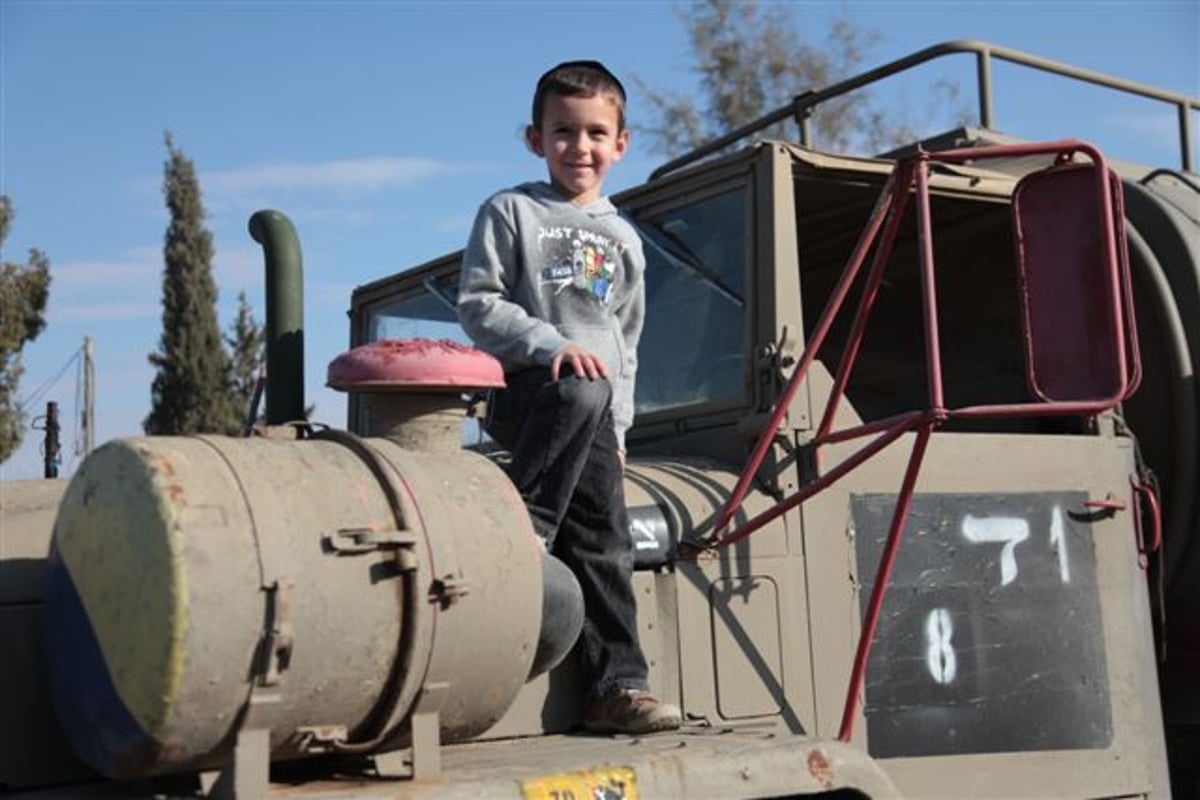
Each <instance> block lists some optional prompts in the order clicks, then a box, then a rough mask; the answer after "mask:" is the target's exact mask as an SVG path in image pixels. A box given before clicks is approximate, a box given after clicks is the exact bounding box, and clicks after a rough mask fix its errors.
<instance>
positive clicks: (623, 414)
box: [458, 182, 646, 449]
mask: <svg viewBox="0 0 1200 800" xmlns="http://www.w3.org/2000/svg"><path fill="white" fill-rule="evenodd" d="M645 269H646V260H645V256H644V255H643V253H642V242H641V239H639V238H638V235H637V233H636V231H634V229H633V226H632V225H630V224H629V222H628V221H626V220H625V219H624V218H622V217H621V216H620V214H619V213H618V212H617V209H616V207H615V206H613V204H612V203H611V202H610V201H609V200H608V199H607V198H601V199H599V200H597V201H596V202H594V203H591V204H590V205H588V206H586V207H583V208H580V207H579V206H576V205H575V204H574V203H571V202H570V201H567V200H564V199H563V198H562V196H561V195H559V194H558V192H557V191H555V190H554V188H553V187H551V186H550V185H549V184H547V183H543V182H538V183H525V184H522V185H520V186H517V187H514V188H512V189H505V190H504V191H501V192H498V193H497V194H495V195H493V196H492V197H490V198H488V199H487V200H486V201H485V202H484V203H483V205H482V206H480V208H479V213H478V215H477V216H476V217H475V226H474V228H473V229H472V231H471V239H470V241H468V242H467V249H466V252H464V253H463V263H462V273H461V275H460V277H459V289H458V319H459V321H460V322H461V323H462V326H463V328H464V329H465V330H466V332H467V334H468V335H469V336H470V337H471V339H472V340H473V341H474V342H475V344H476V346H478V347H479V348H480V349H481V350H484V351H486V352H488V353H491V354H492V355H494V356H496V357H497V358H498V359H500V361H501V362H502V363H503V364H504V371H505V372H506V373H507V372H516V371H518V370H520V369H523V368H525V367H529V366H549V364H550V361H551V359H552V358H553V357H554V354H555V353H557V352H558V351H559V350H561V349H562V348H563V347H565V346H566V345H567V344H568V343H571V342H573V343H575V344H577V345H579V346H580V347H582V348H584V349H586V350H590V351H591V352H593V353H595V354H596V355H597V356H599V357H600V359H601V360H602V361H603V362H604V364H605V366H607V367H608V372H609V380H610V381H611V382H612V385H613V408H612V413H613V421H614V428H615V430H616V434H617V442H618V443H619V445H620V447H621V448H622V449H624V447H625V431H626V430H627V429H628V428H629V426H630V425H631V424H632V423H633V387H634V378H635V375H636V373H637V343H638V337H640V336H641V333H642V320H643V318H644V316H645V309H646V300H645V285H644V283H643V280H642V277H643V273H644V272H645Z"/></svg>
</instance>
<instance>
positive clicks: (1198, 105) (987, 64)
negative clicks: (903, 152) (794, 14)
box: [650, 39, 1200, 180]
mask: <svg viewBox="0 0 1200 800" xmlns="http://www.w3.org/2000/svg"><path fill="white" fill-rule="evenodd" d="M960 53H974V54H975V76H976V84H977V86H978V90H979V124H980V125H981V126H982V127H984V128H990V129H993V130H994V129H995V128H994V125H993V122H994V114H993V108H992V59H993V58H998V59H1000V60H1002V61H1008V62H1011V63H1013V64H1019V65H1021V66H1025V67H1031V68H1033V69H1036V70H1041V71H1043V72H1049V73H1053V74H1055V75H1061V76H1063V77H1066V78H1074V79H1076V80H1080V81H1084V82H1086V83H1094V84H1096V85H1098V86H1103V87H1106V88H1108V89H1115V90H1117V91H1121V92H1127V93H1129V94H1134V95H1138V96H1140V97H1145V98H1149V99H1151V100H1158V101H1160V102H1163V103H1169V104H1171V105H1173V106H1175V109H1176V111H1177V113H1178V115H1179V153H1180V166H1181V167H1182V169H1183V170H1184V171H1185V172H1194V171H1195V162H1194V160H1193V158H1192V136H1191V118H1190V116H1189V113H1190V112H1192V111H1200V98H1195V97H1188V96H1187V95H1183V94H1179V93H1177V92H1169V91H1166V90H1164V89H1159V88H1157V87H1154V86H1148V85H1146V84H1142V83H1136V82H1134V81H1129V80H1125V79H1124V78H1117V77H1113V76H1111V75H1105V74H1104V73H1101V72H1094V71H1092V70H1088V69H1082V68H1080V67H1074V66H1071V65H1070V64H1064V63H1062V62H1060V61H1051V60H1050V59H1048V58H1041V57H1040V56H1035V55H1032V54H1030V53H1025V52H1022V51H1020V50H1013V49H1010V48H1007V47H1001V46H999V45H994V44H991V43H989V42H983V41H977V40H973V39H962V40H956V41H951V42H942V43H941V44H935V45H933V46H932V47H927V48H925V49H924V50H920V51H918V52H916V53H913V54H911V55H908V56H905V57H904V58H900V59H897V60H896V61H892V62H889V63H887V64H884V65H883V66H881V67H876V68H875V69H873V70H870V71H868V72H864V73H862V74H860V75H856V76H854V77H852V78H847V79H846V80H844V81H839V82H838V83H835V84H833V85H832V86H828V87H826V88H824V89H810V90H808V91H806V92H803V93H801V94H798V95H796V96H795V97H793V98H792V101H791V102H790V103H788V104H787V105H785V106H781V107H779V108H777V109H775V110H774V111H772V112H770V113H768V114H766V115H764V116H762V117H759V118H758V119H756V120H754V121H753V122H749V123H747V124H745V125H743V126H741V127H740V128H737V129H735V130H732V131H730V132H729V133H727V134H725V135H723V136H719V137H717V138H716V139H713V140H712V141H710V142H708V143H707V144H704V145H701V146H700V147H698V148H696V149H695V150H692V151H691V152H689V153H685V154H684V155H682V156H680V157H678V158H675V159H673V160H671V161H668V162H667V163H665V164H663V165H662V166H660V167H658V168H657V169H655V170H654V171H653V172H651V173H650V180H655V179H657V178H661V177H662V176H663V175H666V174H668V173H670V172H674V171H675V170H677V169H680V168H681V167H684V166H687V165H688V164H693V163H695V162H697V161H699V160H701V159H703V158H705V157H707V156H710V155H712V154H713V153H716V152H718V151H720V150H723V149H724V148H726V147H728V146H729V145H731V144H733V143H735V142H737V141H739V140H741V139H744V138H746V137H747V136H750V135H751V134H753V133H756V132H757V131H760V130H763V129H764V128H767V127H769V126H771V125H774V124H776V123H778V122H783V121H784V120H786V119H789V118H790V119H794V120H795V121H796V124H797V125H798V126H799V127H800V144H802V145H805V146H808V143H809V140H810V138H811V132H810V130H809V124H808V121H809V117H810V116H811V115H812V112H813V110H814V109H815V108H816V107H817V106H819V105H820V104H821V103H824V102H825V101H826V100H830V99H832V98H834V97H839V96H841V95H844V94H848V93H849V92H852V91H854V90H855V89H861V88H862V87H864V86H867V85H868V84H871V83H875V82H876V81H879V80H882V79H883V78H887V77H890V76H892V75H896V74H897V73H900V72H904V71H905V70H908V69H911V68H912V67H915V66H918V65H920V64H924V63H925V62H926V61H932V60H934V59H936V58H941V57H942V56H947V55H956V54H960Z"/></svg>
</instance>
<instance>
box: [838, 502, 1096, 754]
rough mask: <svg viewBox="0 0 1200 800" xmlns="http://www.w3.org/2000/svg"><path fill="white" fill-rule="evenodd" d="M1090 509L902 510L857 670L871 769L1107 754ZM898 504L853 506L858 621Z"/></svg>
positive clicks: (1053, 505)
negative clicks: (1052, 753)
mask: <svg viewBox="0 0 1200 800" xmlns="http://www.w3.org/2000/svg"><path fill="white" fill-rule="evenodd" d="M1087 499H1088V496H1087V494H1086V493H1084V492H1045V493H1028V494H986V495H984V494H918V495H915V496H914V497H913V503H912V508H911V510H910V513H909V518H908V521H907V524H906V526H905V530H904V533H903V538H902V541H901V544H900V549H899V551H898V554H897V559H896V565H895V569H894V571H893V573H892V582H891V585H890V586H889V587H888V591H887V594H886V596H885V597H884V602H883V613H882V615H881V616H880V620H879V627H878V628H877V629H876V635H875V640H874V642H873V643H872V649H871V657H870V659H869V661H868V664H867V679H866V705H865V707H864V712H865V714H866V718H867V738H868V745H869V750H870V753H871V755H872V756H876V757H881V758H887V757H896V756H928V755H946V754H962V753H992V752H1016V751H1029V750H1077V749H1093V748H1105V747H1107V746H1108V745H1109V744H1110V743H1111V741H1112V714H1111V710H1110V703H1109V694H1108V680H1107V670H1106V668H1105V655H1104V637H1103V631H1102V630H1101V617H1100V598H1099V593H1098V591H1097V586H1096V555H1095V549H1094V547H1093V543H1092V526H1091V523H1090V522H1089V521H1088V520H1089V519H1091V518H1092V517H1091V514H1089V513H1088V509H1086V508H1085V507H1084V505H1083V503H1084V501H1085V500H1087ZM895 502H896V497H895V495H881V494H866V495H854V496H852V497H851V499H850V505H851V514H852V517H853V520H854V527H855V542H856V544H855V548H856V554H857V561H858V572H859V580H860V581H861V583H862V589H861V596H860V597H861V610H862V613H863V614H864V615H865V614H866V611H867V605H868V602H869V599H870V595H871V588H872V585H873V582H874V580H875V571H876V569H877V568H878V565H879V556H880V554H881V553H882V552H883V546H884V542H885V541H886V539H887V532H888V528H889V526H890V525H891V520H892V511H893V509H894V508H895Z"/></svg>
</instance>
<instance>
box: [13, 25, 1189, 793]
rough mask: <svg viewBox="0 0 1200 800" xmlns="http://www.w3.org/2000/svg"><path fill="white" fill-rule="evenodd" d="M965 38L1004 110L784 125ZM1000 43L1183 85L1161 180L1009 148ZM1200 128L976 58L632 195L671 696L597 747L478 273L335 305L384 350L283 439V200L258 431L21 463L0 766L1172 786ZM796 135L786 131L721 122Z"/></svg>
mask: <svg viewBox="0 0 1200 800" xmlns="http://www.w3.org/2000/svg"><path fill="white" fill-rule="evenodd" d="M964 52H965V53H970V54H972V55H973V56H974V57H975V59H976V63H977V66H978V68H979V72H980V80H979V87H980V92H981V98H980V122H981V126H980V127H979V128H969V129H962V130H959V131H955V132H952V133H950V134H947V135H945V136H943V137H939V138H937V139H935V140H931V141H926V142H922V143H919V144H916V145H914V146H913V147H912V148H908V149H906V150H905V151H902V152H898V153H895V154H892V155H891V156H890V157H888V158H868V157H855V156H849V155H838V154H832V153H825V152H819V151H816V150H813V149H810V148H808V147H806V146H805V145H804V143H805V141H807V139H806V130H805V127H806V126H805V124H804V122H805V120H806V119H807V115H808V113H809V112H810V111H811V109H813V108H814V107H816V106H817V105H819V104H820V103H822V102H825V101H826V100H828V99H830V98H832V97H837V96H839V95H841V94H844V93H845V92H848V91H852V90H853V89H856V88H859V87H861V86H863V85H866V84H867V83H869V82H871V81H874V80H877V79H879V78H881V77H885V76H887V75H890V74H894V73H895V72H898V71H901V70H903V69H907V68H908V67H911V66H913V65H916V64H919V63H924V62H925V61H928V60H930V59H932V58H937V57H940V56H943V55H947V54H952V53H964ZM992 59H1003V60H1006V61H1010V62H1014V63H1018V64H1023V65H1025V66H1027V67H1030V68H1035V69H1040V70H1047V71H1050V72H1053V73H1057V74H1061V75H1064V76H1067V77H1071V78H1076V79H1081V80H1085V81H1089V82H1092V83H1099V84H1102V85H1105V86H1108V87H1110V88H1112V89H1115V90H1120V91H1125V92H1133V93H1135V94H1139V95H1142V96H1146V97H1150V98H1152V99H1156V100H1160V101H1163V102H1167V103H1171V104H1173V105H1174V106H1175V107H1176V108H1177V109H1178V111H1179V118H1180V123H1181V124H1180V128H1181V131H1180V133H1181V136H1180V154H1181V169H1180V170H1177V171H1176V170H1162V169H1157V170H1150V169H1147V168H1142V167H1137V166H1134V165H1127V164H1120V163H1116V162H1111V161H1108V160H1106V159H1105V158H1104V156H1103V155H1102V154H1101V153H1100V152H1099V151H1098V150H1097V149H1096V148H1094V147H1092V146H1090V145H1088V144H1086V143H1085V142H1081V141H1076V140H1069V141H1060V142H1051V143H1035V144H1031V143H1022V142H1016V141H1014V140H1011V139H1009V138H1007V137H1004V136H1003V135H1001V134H999V133H997V132H995V130H993V129H994V127H995V125H994V122H993V120H992V118H991V90H990V80H989V78H988V76H989V75H990V64H991V60H992ZM1197 109H1200V101H1197V100H1196V99H1194V98H1188V97H1181V96H1178V95H1173V94H1171V93H1167V92H1162V91H1159V90H1156V89H1152V88H1150V87H1144V86H1139V85H1137V84H1132V83H1130V82H1127V81H1120V80H1118V79H1114V78H1109V77H1106V76H1101V75H1097V74H1095V73H1091V72H1087V71H1083V70H1078V69H1075V68H1073V67H1069V66H1067V65H1062V64H1057V63H1055V62H1050V61H1046V60H1044V59H1039V58H1036V57H1033V56H1030V55H1028V54H1024V53H1019V52H1016V51H1012V50H1007V49H1005V48H999V47H995V46H993V45H987V44H982V43H976V42H955V43H949V44H945V45H939V46H937V47H934V48H930V49H928V50H924V51H921V52H920V53H917V54H914V55H912V56H909V57H907V58H905V59H901V60H900V61H897V62H894V63H892V64H889V65H886V66H885V67H881V68H879V69H877V70H874V71H872V72H870V73H867V74H866V75H864V76H860V77H857V78H854V79H851V80H849V81H846V82H843V83H841V84H838V85H836V86H833V87H829V88H828V89H824V90H821V91H817V92H810V93H808V94H805V95H801V96H799V97H797V98H796V100H795V101H794V102H793V103H792V104H791V105H789V106H787V107H786V108H784V109H780V110H779V111H777V112H774V113H773V114H771V115H768V116H767V117H764V118H763V120H760V121H759V122H758V123H756V124H754V125H751V126H747V127H746V128H744V129H742V130H739V131H735V132H732V133H731V134H730V136H728V137H725V138H723V139H721V140H718V141H717V142H715V143H713V145H712V146H711V147H707V148H704V149H703V150H701V151H697V152H696V153H693V154H691V155H690V156H688V157H686V158H685V159H682V160H678V161H675V162H672V163H670V164H667V165H665V166H664V167H663V168H662V169H660V170H659V171H658V172H656V173H655V174H654V175H653V176H652V177H651V179H650V180H649V181H648V182H647V183H646V184H644V185H642V186H638V187H636V188H634V189H631V190H629V191H627V192H624V193H622V194H621V195H619V196H618V197H617V198H615V199H616V200H617V202H618V203H619V205H620V206H621V207H622V208H623V209H624V210H625V211H626V213H627V214H628V215H629V216H630V218H631V219H632V220H633V221H634V222H635V224H636V226H637V228H638V230H639V232H640V233H641V235H642V238H643V242H644V245H645V250H646V254H647V260H648V267H647V273H646V292H647V308H648V312H647V322H646V329H645V332H644V334H643V338H642V343H641V346H640V348H639V353H638V361H639V373H638V375H639V378H638V390H637V392H638V393H637V418H636V421H635V425H634V427H633V428H632V430H631V431H630V433H629V437H628V444H629V461H628V468H627V472H626V479H625V488H626V493H627V497H628V502H629V505H630V509H631V522H632V533H633V536H634V542H635V550H636V560H635V563H636V566H637V569H636V571H635V576H634V582H635V589H636V592H637V594H638V597H639V626H640V634H641V638H642V642H643V646H644V648H645V650H646V652H647V656H648V659H649V661H650V665H651V680H652V683H653V685H654V686H655V687H656V688H657V689H658V690H660V692H661V693H662V695H663V696H664V697H665V699H667V700H669V701H671V702H675V703H679V704H680V705H681V707H682V708H683V709H684V712H685V717H686V721H685V725H684V727H683V729H682V730H680V731H679V732H673V733H663V734H656V735H653V736H646V737H620V736H613V737H599V736H591V735H585V734H582V733H580V732H579V731H578V722H579V719H580V698H581V697H582V694H583V687H581V686H580V685H579V679H578V677H577V676H576V674H575V673H574V671H573V668H572V664H571V661H570V659H569V658H566V659H562V656H563V655H564V653H565V650H566V649H567V647H569V642H567V643H566V645H565V646H564V644H563V642H561V641H557V642H554V643H553V647H552V648H551V649H553V650H554V651H555V652H554V653H553V654H552V655H550V656H546V655H545V654H544V653H543V650H542V648H543V644H544V643H545V641H547V640H548V639H554V634H555V632H554V631H552V630H550V629H551V628H553V627H554V626H555V625H559V624H560V622H559V621H554V620H555V617H556V614H557V613H558V612H560V611H562V610H563V609H564V608H565V609H567V610H568V611H569V610H570V608H571V607H572V603H573V602H574V601H573V599H572V593H571V586H570V581H569V576H567V577H566V578H564V576H563V575H562V574H561V572H556V568H555V566H554V563H553V560H552V559H551V560H548V559H546V558H545V557H544V556H543V555H542V554H541V553H540V550H539V548H538V547H537V545H536V544H535V543H534V540H533V536H532V529H531V526H530V523H529V521H528V518H527V516H525V515H524V511H523V508H522V506H521V504H520V501H519V498H517V497H516V496H515V491H514V490H513V488H512V486H511V484H509V483H508V482H507V478H506V477H505V474H504V472H503V470H502V462H503V454H502V453H494V452H490V450H491V448H490V447H489V443H488V442H487V441H486V438H485V437H484V436H483V435H482V434H481V433H480V432H479V430H478V426H476V425H472V424H471V421H470V419H469V416H470V415H471V414H477V413H479V403H480V397H482V396H483V395H482V394H481V393H480V391H479V390H481V389H484V388H486V387H487V386H489V385H494V376H492V375H491V374H490V373H488V372H487V371H486V370H485V369H478V362H477V361H476V360H474V356H473V355H472V354H471V353H470V351H468V350H467V349H466V348H464V347H462V346H461V344H456V343H461V342H464V341H465V339H464V337H463V335H462V333H461V331H460V330H459V329H458V327H457V323H456V316H455V312H454V301H455V292H456V287H457V268H458V263H459V258H460V255H461V254H460V253H453V254H450V255H447V256H445V257H443V258H439V259H436V260H434V261H431V262H429V263H427V264H424V265H421V266H418V267H415V268H412V269H407V270H402V271H400V272H398V273H397V274H396V275H393V276H388V277H385V278H382V279H381V280H379V281H376V282H373V283H370V284H368V285H365V286H362V287H360V288H358V289H356V290H355V292H354V294H353V297H352V299H351V308H350V343H351V345H352V346H353V348H354V349H353V350H352V351H351V352H357V353H359V354H360V355H361V354H366V356H367V358H368V360H370V359H372V358H373V359H375V360H376V361H378V362H380V363H384V362H389V363H390V362H391V361H393V360H394V359H393V357H396V358H398V359H399V360H401V361H405V364H404V365H402V367H401V369H400V371H399V372H396V373H392V374H390V376H387V377H384V376H381V375H380V374H378V373H374V372H370V371H369V370H368V372H366V373H360V374H357V375H349V374H348V373H346V372H343V371H340V368H338V367H335V365H331V368H330V378H331V382H332V383H334V384H337V385H339V386H341V387H342V388H345V389H347V390H348V391H349V392H350V397H349V405H348V425H347V430H339V429H326V428H323V427H321V426H314V425H311V424H308V423H302V424H292V423H294V422H295V421H296V420H299V419H300V417H301V416H302V411H303V407H304V402H303V376H302V364H303V335H302V327H303V326H302V320H301V319H300V309H301V308H302V304H301V303H300V302H299V293H300V286H301V283H302V281H301V279H300V253H299V245H298V240H297V238H296V236H295V231H294V229H293V228H292V227H291V224H290V223H289V222H288V221H287V219H286V217H284V216H283V215H282V214H279V213H278V212H260V213H259V214H257V215H255V217H254V218H253V219H252V221H251V233H252V235H254V237H255V239H256V240H258V241H259V242H260V243H262V244H263V246H264V250H265V255H266V261H267V270H268V290H269V292H268V294H269V297H268V308H267V326H268V335H269V343H268V362H269V365H270V377H271V384H270V386H269V388H268V393H267V398H268V403H267V419H268V423H269V425H268V426H267V427H265V428H263V429H261V430H260V431H259V432H258V433H259V435H257V436H255V437H251V438H246V439H233V438H226V437H161V438H156V437H147V438H140V439H129V440H119V441H115V442H110V443H108V444H106V445H105V446H103V447H101V448H100V449H99V450H97V451H96V453H94V454H93V455H92V456H91V457H89V459H88V460H87V461H85V463H84V464H83V465H82V466H81V467H80V469H79V471H78V472H77V474H76V475H75V476H74V478H73V479H72V481H71V482H70V483H69V484H67V483H66V482H32V483H27V484H19V485H15V486H13V485H10V486H7V487H6V488H5V494H4V497H3V502H4V511H3V513H4V520H5V523H6V526H5V529H4V532H3V538H2V539H0V543H3V544H4V549H3V551H0V554H2V555H3V556H4V557H5V560H4V561H0V568H2V569H3V573H2V574H3V576H4V580H2V581H0V587H2V588H3V590H4V591H5V594H4V595H3V596H0V621H2V622H3V625H4V630H5V632H6V633H7V636H6V638H5V641H6V648H7V650H6V652H7V653H9V654H11V655H10V657H7V658H5V659H3V662H2V663H0V687H2V690H3V692H4V693H5V700H4V703H3V704H2V705H0V709H3V711H2V713H3V714H4V720H5V722H6V723H7V724H5V725H4V726H3V730H4V734H3V736H4V739H3V743H2V746H0V770H2V772H0V785H5V786H7V788H8V789H9V790H10V791H14V792H16V793H18V794H21V795H28V796H31V797H85V796H97V797H99V796H104V797H141V796H172V797H174V796H187V797H196V796H237V797H258V796H268V795H269V796H292V795H295V796H303V797H307V796H314V797H317V796H328V797H397V798H400V797H480V796H483V797H525V798H543V797H545V798H559V799H561V800H565V799H566V798H584V797H596V798H634V797H693V798H698V797H798V796H820V797H893V796H909V797H934V796H940V797H1004V798H1012V797H1029V798H1033V797H1047V796H1053V797H1168V796H1171V781H1172V780H1173V781H1174V789H1175V793H1176V796H1181V797H1184V796H1190V795H1191V794H1192V793H1194V792H1195V791H1196V788H1197V775H1196V772H1195V769H1196V768H1195V764H1196V763H1198V757H1200V747H1198V740H1197V738H1196V731H1197V725H1198V724H1200V687H1197V685H1196V681H1195V679H1194V677H1192V676H1193V675H1194V674H1195V670H1194V668H1193V667H1194V665H1195V664H1196V663H1197V657H1198V655H1200V652H1198V651H1200V636H1198V632H1200V623H1198V620H1200V616H1198V614H1197V609H1196V603H1197V600H1196V599H1195V597H1194V596H1189V595H1190V594H1191V593H1190V592H1189V591H1188V589H1189V588H1190V584H1191V582H1192V581H1193V580H1195V579H1196V577H1197V576H1198V575H1200V572H1198V570H1200V566H1198V564H1197V561H1198V560H1200V545H1198V544H1195V543H1194V540H1195V539H1196V538H1197V536H1196V528H1197V518H1196V514H1197V511H1196V509H1195V496H1196V456H1197V452H1198V450H1200V448H1198V447H1197V440H1196V423H1197V413H1196V406H1195V372H1196V359H1197V353H1200V330H1198V329H1197V324H1198V321H1200V314H1197V313H1196V312H1197V304H1198V302H1200V285H1198V277H1200V276H1198V273H1197V266H1196V265H1197V264H1200V252H1198V251H1200V234H1198V226H1200V203H1198V194H1200V188H1198V186H1197V183H1196V176H1195V174H1194V166H1193V163H1192V155H1191V141H1190V139H1191V134H1190V127H1189V120H1190V118H1191V117H1190V115H1191V114H1192V113H1193V112H1194V111H1195V110H1197ZM790 117H795V118H796V119H797V120H798V121H799V122H800V123H801V134H800V139H799V141H798V142H791V141H778V140H763V141H753V142H752V143H750V144H748V145H747V144H745V143H744V142H743V141H742V140H743V139H746V138H747V137H749V136H752V134H754V133H755V132H756V131H758V130H761V129H763V128H765V127H767V126H770V125H773V124H774V123H776V122H778V121H780V120H782V119H787V118H790ZM739 143H740V144H741V146H740V147H739V148H734V147H731V146H733V145H737V144H739ZM434 355H445V356H447V357H448V358H450V360H451V361H452V362H453V363H454V365H455V366H454V368H453V369H450V370H449V371H447V370H446V369H441V370H440V371H439V370H431V369H429V363H428V362H427V361H425V360H423V359H426V358H427V357H431V356H434ZM460 357H461V358H460ZM461 359H465V360H461ZM335 363H336V362H335ZM414 365H415V366H414ZM464 444H465V446H464ZM47 551H48V552H49V556H48V557H44V554H45V553H46V552H47ZM569 615H570V614H568V616H569ZM566 628H568V629H569V628H570V624H569V623H568V624H567V625H566ZM548 631H549V633H548ZM552 663H555V664H557V665H556V666H554V667H553V668H549V666H550V664H552ZM52 707H53V708H54V709H55V712H56V713H54V714H52V713H51V708H52ZM1168 755H1169V756H1170V764H1171V766H1170V768H1169V767H1168ZM1169 769H1170V772H1171V774H1170V775H1169Z"/></svg>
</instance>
